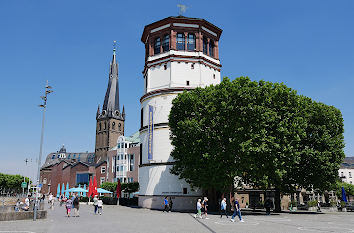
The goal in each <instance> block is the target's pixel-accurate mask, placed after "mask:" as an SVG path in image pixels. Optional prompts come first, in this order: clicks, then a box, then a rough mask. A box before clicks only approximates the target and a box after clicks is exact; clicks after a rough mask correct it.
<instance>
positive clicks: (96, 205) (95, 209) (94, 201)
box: [93, 195, 98, 214]
mask: <svg viewBox="0 0 354 233" xmlns="http://www.w3.org/2000/svg"><path fill="white" fill-rule="evenodd" d="M93 207H94V212H95V214H97V209H98V198H97V195H95V197H94V198H93Z"/></svg>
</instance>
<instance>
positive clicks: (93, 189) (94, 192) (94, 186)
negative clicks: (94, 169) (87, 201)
mask: <svg viewBox="0 0 354 233" xmlns="http://www.w3.org/2000/svg"><path fill="white" fill-rule="evenodd" d="M92 194H93V196H96V195H98V192H97V180H96V176H95V177H94V178H93V184H92Z"/></svg>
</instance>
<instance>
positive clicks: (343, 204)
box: [340, 201, 345, 209]
mask: <svg viewBox="0 0 354 233" xmlns="http://www.w3.org/2000/svg"><path fill="white" fill-rule="evenodd" d="M340 207H341V208H342V209H343V208H345V202H344V201H341V202H340Z"/></svg>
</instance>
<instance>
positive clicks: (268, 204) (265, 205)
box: [264, 198, 273, 215]
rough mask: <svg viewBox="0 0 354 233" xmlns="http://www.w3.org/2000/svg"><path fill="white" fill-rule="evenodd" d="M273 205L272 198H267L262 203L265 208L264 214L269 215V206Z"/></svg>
mask: <svg viewBox="0 0 354 233" xmlns="http://www.w3.org/2000/svg"><path fill="white" fill-rule="evenodd" d="M272 206H273V202H272V200H270V199H269V198H267V200H266V201H265V203H264V207H265V208H266V214H267V215H270V208H272Z"/></svg>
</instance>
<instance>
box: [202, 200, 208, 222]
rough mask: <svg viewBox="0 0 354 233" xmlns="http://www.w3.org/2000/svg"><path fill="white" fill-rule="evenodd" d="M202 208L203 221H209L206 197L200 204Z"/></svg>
mask: <svg viewBox="0 0 354 233" xmlns="http://www.w3.org/2000/svg"><path fill="white" fill-rule="evenodd" d="M202 207H203V210H204V216H205V219H209V218H208V198H207V197H204V200H203V202H202Z"/></svg>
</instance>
